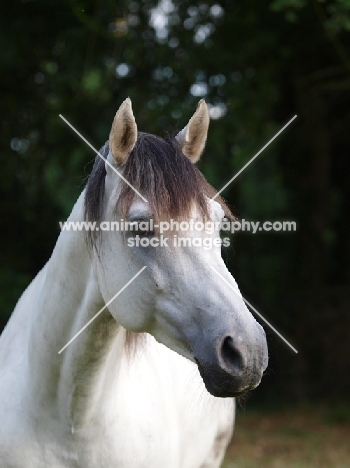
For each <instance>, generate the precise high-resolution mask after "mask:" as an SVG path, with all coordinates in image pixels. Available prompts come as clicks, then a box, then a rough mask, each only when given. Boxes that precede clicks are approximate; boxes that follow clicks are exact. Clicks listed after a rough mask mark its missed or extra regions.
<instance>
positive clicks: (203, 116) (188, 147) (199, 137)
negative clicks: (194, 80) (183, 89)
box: [176, 99, 210, 164]
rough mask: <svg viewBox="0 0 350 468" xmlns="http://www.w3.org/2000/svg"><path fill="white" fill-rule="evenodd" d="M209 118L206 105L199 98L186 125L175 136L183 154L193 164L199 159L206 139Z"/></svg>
mask: <svg viewBox="0 0 350 468" xmlns="http://www.w3.org/2000/svg"><path fill="white" fill-rule="evenodd" d="M209 120H210V119H209V112H208V106H207V104H206V102H205V101H204V99H201V100H200V101H199V103H198V106H197V110H196V112H195V113H194V114H193V116H192V117H191V119H190V121H189V122H188V124H187V126H186V127H185V128H184V129H183V130H181V132H179V133H178V135H177V136H176V139H177V141H178V142H179V143H180V145H181V148H182V152H183V154H184V155H185V156H187V157H188V159H189V160H190V161H191V162H192V163H193V164H195V163H196V162H197V161H198V160H199V158H200V157H201V154H202V153H203V150H204V146H205V142H206V141H207V134H208V127H209Z"/></svg>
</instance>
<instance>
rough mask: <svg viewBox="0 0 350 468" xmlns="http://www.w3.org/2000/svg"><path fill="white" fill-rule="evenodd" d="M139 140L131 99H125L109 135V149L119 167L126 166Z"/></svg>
mask: <svg viewBox="0 0 350 468" xmlns="http://www.w3.org/2000/svg"><path fill="white" fill-rule="evenodd" d="M136 140H137V126H136V122H135V117H134V114H133V113H132V108H131V100H130V98H127V99H125V101H124V102H123V103H122V104H121V106H120V107H119V109H118V112H117V113H116V114H115V117H114V120H113V123H112V128H111V132H110V134H109V148H110V150H111V153H112V156H113V158H114V160H115V162H116V163H117V164H118V165H121V164H125V163H126V161H127V159H128V156H129V154H130V153H131V151H132V150H133V148H134V146H135V143H136Z"/></svg>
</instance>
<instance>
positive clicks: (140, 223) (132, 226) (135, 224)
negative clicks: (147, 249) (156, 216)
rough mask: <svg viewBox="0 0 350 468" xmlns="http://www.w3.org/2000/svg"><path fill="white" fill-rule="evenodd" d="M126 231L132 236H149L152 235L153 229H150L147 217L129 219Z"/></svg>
mask: <svg viewBox="0 0 350 468" xmlns="http://www.w3.org/2000/svg"><path fill="white" fill-rule="evenodd" d="M127 233H128V234H129V235H130V236H133V237H135V236H140V237H150V236H152V235H154V231H153V229H151V225H150V220H148V219H140V220H135V221H130V223H129V226H128V229H127Z"/></svg>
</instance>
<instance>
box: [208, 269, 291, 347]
mask: <svg viewBox="0 0 350 468" xmlns="http://www.w3.org/2000/svg"><path fill="white" fill-rule="evenodd" d="M210 268H211V269H212V270H214V271H215V273H216V274H217V275H218V276H220V278H221V279H222V281H223V282H224V283H226V284H227V286H229V287H230V288H231V289H232V291H234V292H235V293H236V294H237V295H238V296H239V297H241V298H242V299H243V301H244V302H245V303H246V304H247V306H249V307H250V308H251V309H252V310H253V312H255V313H256V315H258V317H260V318H261V320H263V321H264V322H265V323H266V324H267V325H268V326H269V327H270V328H271V330H273V331H274V332H275V333H276V335H277V336H279V337H280V338H281V340H283V341H284V342H285V343H286V344H287V345H288V346H289V347H290V348H291V349H292V350H293V351H294V352H295V353H297V354H298V351H297V350H296V349H295V348H294V346H292V345H291V344H290V343H289V341H287V340H286V339H285V337H284V336H283V335H281V333H280V332H279V331H278V330H276V328H275V327H274V326H272V325H271V323H270V322H268V321H267V320H266V318H265V317H263V316H262V315H261V314H260V312H258V311H257V310H256V309H255V307H253V306H252V305H251V303H250V302H248V301H247V299H244V297H243V296H242V295H241V293H240V292H239V291H238V290H237V289H236V288H234V287H233V286H232V284H230V283H229V282H228V281H227V280H226V279H225V278H224V277H223V276H222V275H220V273H219V272H218V271H217V270H216V269H215V268H214V267H212V266H210Z"/></svg>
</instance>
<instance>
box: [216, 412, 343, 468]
mask: <svg viewBox="0 0 350 468" xmlns="http://www.w3.org/2000/svg"><path fill="white" fill-rule="evenodd" d="M257 467H258V468H265V467H266V468H316V467H317V468H330V467H331V468H349V467H350V407H345V406H339V407H337V408H327V407H317V408H313V407H311V406H301V407H300V406H299V407H297V408H289V409H282V410H274V411H267V410H261V411H257V410H249V409H247V410H242V409H238V411H237V417H236V427H235V432H234V436H233V439H232V443H231V445H230V446H229V448H228V450H227V454H226V458H225V462H224V463H223V465H222V468H257Z"/></svg>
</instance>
